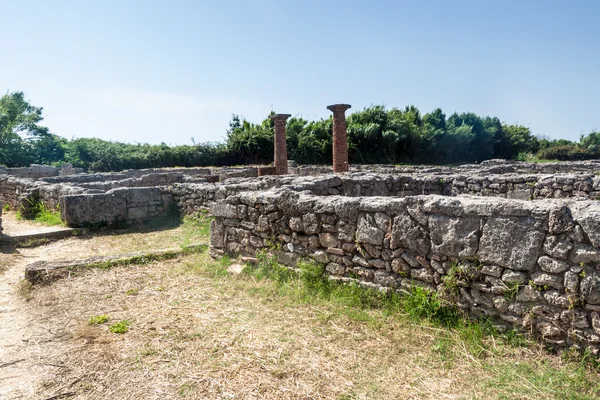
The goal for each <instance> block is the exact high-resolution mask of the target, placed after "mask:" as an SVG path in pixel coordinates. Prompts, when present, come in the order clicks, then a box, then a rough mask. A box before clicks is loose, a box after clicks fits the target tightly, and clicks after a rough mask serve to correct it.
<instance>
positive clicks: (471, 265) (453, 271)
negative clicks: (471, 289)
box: [442, 260, 481, 296]
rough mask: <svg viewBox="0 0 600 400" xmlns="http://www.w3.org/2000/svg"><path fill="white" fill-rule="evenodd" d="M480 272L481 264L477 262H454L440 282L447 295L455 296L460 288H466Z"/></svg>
mask: <svg viewBox="0 0 600 400" xmlns="http://www.w3.org/2000/svg"><path fill="white" fill-rule="evenodd" d="M479 271H481V263H480V262H479V260H473V261H466V262H465V263H461V262H459V261H458V260H454V261H453V262H452V265H451V266H450V270H449V271H448V274H447V275H444V276H443V277H442V282H443V283H444V286H445V288H446V290H447V292H448V293H450V294H452V295H455V296H457V295H458V294H459V292H460V287H461V286H468V284H469V282H471V281H472V280H473V279H475V277H476V276H477V275H478V274H479Z"/></svg>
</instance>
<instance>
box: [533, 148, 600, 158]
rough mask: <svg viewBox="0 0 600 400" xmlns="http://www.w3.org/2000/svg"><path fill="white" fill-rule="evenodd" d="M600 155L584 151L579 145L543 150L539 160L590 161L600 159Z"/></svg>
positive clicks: (539, 154)
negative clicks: (599, 156)
mask: <svg viewBox="0 0 600 400" xmlns="http://www.w3.org/2000/svg"><path fill="white" fill-rule="evenodd" d="M598 155H599V154H598V153H597V152H595V151H593V150H588V149H584V148H582V147H579V146H577V145H562V146H553V147H547V148H545V149H542V150H540V151H539V152H538V154H537V156H538V158H540V159H542V160H560V161H576V160H589V159H592V158H596V157H598Z"/></svg>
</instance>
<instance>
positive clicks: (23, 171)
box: [0, 164, 83, 179]
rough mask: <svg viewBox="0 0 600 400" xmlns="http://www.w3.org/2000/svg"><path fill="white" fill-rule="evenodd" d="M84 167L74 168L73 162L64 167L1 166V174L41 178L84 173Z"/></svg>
mask: <svg viewBox="0 0 600 400" xmlns="http://www.w3.org/2000/svg"><path fill="white" fill-rule="evenodd" d="M82 172H83V169H82V168H73V166H72V165H71V164H65V165H63V166H62V167H60V168H58V167H53V166H51V165H37V164H33V165H31V166H30V167H19V168H6V167H2V166H0V174H1V175H11V176H17V177H21V178H31V179H40V178H47V177H51V176H59V175H71V174H79V173H82Z"/></svg>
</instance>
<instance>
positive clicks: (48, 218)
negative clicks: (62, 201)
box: [17, 200, 65, 226]
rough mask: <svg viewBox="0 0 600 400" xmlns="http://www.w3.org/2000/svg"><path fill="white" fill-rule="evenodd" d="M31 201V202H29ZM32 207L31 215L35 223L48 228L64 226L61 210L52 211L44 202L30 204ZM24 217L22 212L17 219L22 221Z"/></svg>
mask: <svg viewBox="0 0 600 400" xmlns="http://www.w3.org/2000/svg"><path fill="white" fill-rule="evenodd" d="M28 201H29V200H28ZM30 203H31V207H30V210H29V213H30V215H31V219H33V220H34V221H35V222H38V223H40V224H43V225H47V226H64V225H65V223H64V222H63V220H62V218H61V217H60V210H59V209H58V207H57V208H56V209H52V208H50V207H47V206H46V204H44V202H42V201H38V202H30ZM22 218H23V217H22V215H21V213H20V212H18V213H17V219H22Z"/></svg>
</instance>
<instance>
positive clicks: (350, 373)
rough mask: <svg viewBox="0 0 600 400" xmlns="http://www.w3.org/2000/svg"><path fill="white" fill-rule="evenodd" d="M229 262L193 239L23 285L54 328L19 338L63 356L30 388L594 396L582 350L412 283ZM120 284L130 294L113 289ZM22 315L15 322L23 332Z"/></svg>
mask: <svg viewBox="0 0 600 400" xmlns="http://www.w3.org/2000/svg"><path fill="white" fill-rule="evenodd" d="M184 224H185V223H184ZM185 229H187V228H185V227H184V226H180V227H178V228H176V229H173V230H167V231H164V232H152V233H145V234H143V235H142V236H138V234H137V233H127V234H124V235H120V236H119V235H115V236H106V237H96V238H90V239H85V240H79V239H78V240H75V239H72V238H71V239H66V240H63V241H61V242H59V243H55V244H50V245H48V247H49V248H47V249H27V250H25V251H26V252H27V256H28V257H29V258H30V259H31V257H63V256H64V254H65V253H68V252H69V251H73V252H80V253H81V254H87V253H89V252H91V251H94V252H96V251H99V252H105V251H107V252H108V251H112V252H113V254H114V253H115V252H116V251H117V250H126V251H132V250H133V249H136V247H132V246H151V247H152V248H156V244H157V243H162V244H163V245H166V244H167V242H169V245H172V243H171V242H170V241H171V240H175V238H176V240H177V242H176V243H177V244H181V243H182V240H183V239H184V238H185V235H186V233H185ZM190 232H191V233H192V234H195V233H194V232H195V230H194V229H190ZM51 246H57V248H56V249H58V250H60V251H53V249H52V248H50V247H51ZM58 246H60V247H58ZM126 246H129V248H127V247H126ZM56 249H54V250H56ZM78 254H79V253H78ZM70 255H72V254H70ZM232 262H235V260H232V259H229V258H227V257H224V258H221V259H219V260H213V259H211V258H210V257H209V256H208V251H206V250H204V251H202V252H198V253H191V254H186V255H185V256H184V257H183V258H179V259H177V260H175V259H167V260H159V261H157V262H154V263H151V264H148V263H139V264H129V265H126V266H120V267H116V268H109V269H105V270H104V269H88V270H85V271H83V272H82V273H81V274H77V275H75V276H73V277H72V278H71V279H68V280H63V281H58V282H55V283H53V284H52V285H47V286H40V287H36V289H35V293H34V294H35V296H34V301H30V302H29V303H24V304H28V305H29V306H28V307H29V308H28V309H27V315H28V317H29V318H31V321H36V320H38V319H39V320H40V321H43V322H41V323H39V332H40V333H42V332H43V334H44V335H48V336H44V337H48V338H49V339H52V336H50V333H52V334H54V335H55V336H56V339H55V340H54V341H51V342H48V343H46V342H43V343H39V344H36V346H34V347H35V348H34V349H33V350H32V351H33V352H34V353H35V354H44V357H45V358H46V359H47V360H51V361H49V362H51V363H52V364H59V365H60V364H65V365H69V368H61V369H53V370H52V374H48V376H50V378H48V380H47V381H46V382H45V385H43V386H42V387H43V390H41V392H40V393H39V397H40V398H48V397H51V396H54V395H55V394H56V393H58V392H60V391H61V390H62V388H64V387H69V388H70V389H69V390H72V391H73V392H76V393H77V395H78V396H80V397H82V398H86V396H87V397H89V396H97V397H102V398H131V399H134V398H157V396H158V395H159V394H160V396H161V397H162V398H206V399H222V398H269V399H288V398H322V399H390V398H415V399H416V398H418V399H439V398H468V399H470V398H473V399H475V398H476V399H513V398H518V399H534V398H535V399H537V398H548V399H569V398H572V399H583V398H590V399H593V398H599V396H600V388H598V386H597V384H596V382H598V380H600V373H599V372H598V369H597V365H594V363H593V362H590V361H589V359H588V360H586V358H585V357H583V358H568V357H560V356H556V355H552V354H549V353H548V352H547V351H545V350H544V349H543V347H542V346H540V345H538V344H536V343H534V342H531V341H529V340H528V338H527V337H525V336H523V335H522V334H520V333H518V332H517V331H509V332H504V333H501V332H498V331H497V329H496V327H495V326H494V325H493V323H492V322H491V321H486V320H480V321H473V320H470V319H469V318H467V317H466V316H465V315H464V314H463V313H462V312H461V311H460V310H457V309H455V308H453V307H451V306H450V305H449V304H448V303H446V301H445V300H444V299H443V298H442V297H440V296H438V295H437V294H435V293H432V292H429V291H427V290H424V289H422V288H414V289H413V290H411V291H410V293H409V294H407V295H398V294H396V293H384V292H380V291H374V290H366V289H364V288H362V287H360V286H359V285H358V284H356V283H349V284H342V283H339V282H337V281H331V280H329V279H328V278H327V276H326V275H325V274H324V271H323V268H322V267H321V266H319V265H315V264H312V263H301V264H300V265H299V266H298V267H299V268H298V269H297V270H290V269H288V268H285V267H283V266H281V265H279V264H278V263H277V262H275V260H274V259H273V258H272V257H269V256H268V255H267V254H261V255H260V257H259V264H258V265H257V266H253V267H250V266H248V267H246V268H245V270H244V272H243V273H242V274H240V275H236V276H232V275H229V274H228V272H227V267H228V266H229V265H230V264H231V263H232ZM457 272H458V271H457ZM131 288H136V289H139V291H138V292H137V295H135V296H130V295H127V291H128V290H129V289H131ZM104 313H107V314H108V313H109V314H110V317H111V320H112V321H115V322H116V323H115V324H112V325H110V326H114V325H117V323H119V322H120V323H124V322H128V323H127V324H122V325H123V326H122V328H123V329H126V331H127V335H125V336H119V335H117V334H113V332H112V331H111V330H110V328H109V329H106V328H105V327H102V326H97V325H88V318H89V316H90V315H93V316H98V315H103V314H104ZM36 316H37V317H36ZM130 321H135V329H131V330H129V328H130V327H131V326H132V324H131V322H130ZM35 326H36V325H35V324H33V325H31V326H29V327H28V329H32V334H34V332H37V331H35ZM125 326H126V327H125ZM65 331H66V333H67V335H65ZM73 332H79V334H76V335H68V333H73ZM82 332H83V333H82ZM65 337H72V339H69V340H66V339H64V338H65ZM25 350H26V348H25ZM19 351H21V350H19ZM23 357H24V356H23ZM73 382H75V383H73ZM131 382H135V383H136V384H135V385H132V384H131ZM69 385H72V386H69ZM123 393H126V394H127V396H125V397H124V396H123Z"/></svg>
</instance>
